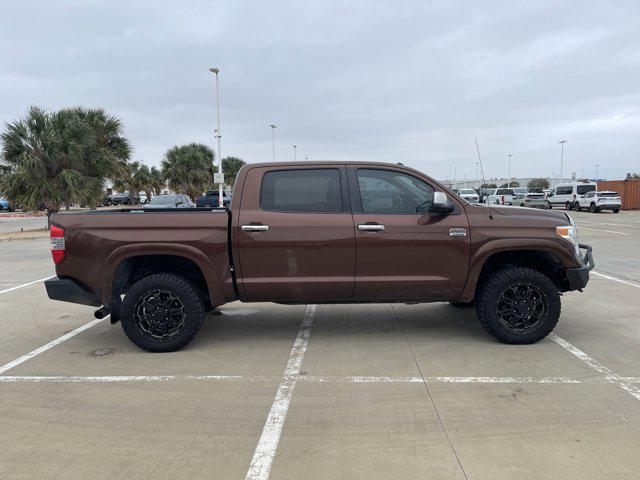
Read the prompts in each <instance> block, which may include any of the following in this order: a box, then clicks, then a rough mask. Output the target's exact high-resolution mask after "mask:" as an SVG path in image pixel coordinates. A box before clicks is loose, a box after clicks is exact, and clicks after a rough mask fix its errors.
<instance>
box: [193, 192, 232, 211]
mask: <svg viewBox="0 0 640 480" xmlns="http://www.w3.org/2000/svg"><path fill="white" fill-rule="evenodd" d="M219 194H220V192H219V191H218V190H207V192H206V193H205V194H204V195H202V196H201V197H198V198H196V207H200V208H202V207H217V206H218V199H219ZM230 203H231V192H228V191H226V190H223V191H222V205H223V206H225V207H228V206H229V204H230Z"/></svg>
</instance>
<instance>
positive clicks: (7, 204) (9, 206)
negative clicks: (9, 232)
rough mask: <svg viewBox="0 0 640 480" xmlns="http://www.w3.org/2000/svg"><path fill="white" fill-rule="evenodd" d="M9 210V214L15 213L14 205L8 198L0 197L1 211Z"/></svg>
mask: <svg viewBox="0 0 640 480" xmlns="http://www.w3.org/2000/svg"><path fill="white" fill-rule="evenodd" d="M2 210H8V211H9V212H13V205H12V204H11V202H10V201H9V200H7V199H6V198H3V197H0V211H2Z"/></svg>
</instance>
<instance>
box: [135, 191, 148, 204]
mask: <svg viewBox="0 0 640 480" xmlns="http://www.w3.org/2000/svg"><path fill="white" fill-rule="evenodd" d="M138 198H139V199H140V200H139V203H140V204H142V205H144V204H145V203H149V199H148V198H147V193H146V192H140V193H139V194H138Z"/></svg>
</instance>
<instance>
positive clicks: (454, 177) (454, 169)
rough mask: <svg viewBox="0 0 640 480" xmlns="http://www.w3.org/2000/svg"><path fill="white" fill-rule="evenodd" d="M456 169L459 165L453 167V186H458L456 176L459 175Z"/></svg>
mask: <svg viewBox="0 0 640 480" xmlns="http://www.w3.org/2000/svg"><path fill="white" fill-rule="evenodd" d="M456 170H457V167H455V166H454V167H453V188H456V176H457V174H456Z"/></svg>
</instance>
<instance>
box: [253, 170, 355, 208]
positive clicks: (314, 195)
mask: <svg viewBox="0 0 640 480" xmlns="http://www.w3.org/2000/svg"><path fill="white" fill-rule="evenodd" d="M260 208H262V209H263V210H270V211H276V212H310V213H332V212H342V211H343V210H344V206H343V203H342V188H341V180H340V170H338V169H337V168H318V169H310V168H305V169H298V170H273V171H271V172H267V173H265V174H264V176H263V177H262V187H261V188H260Z"/></svg>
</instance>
